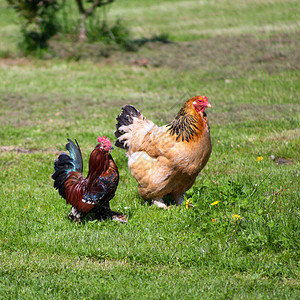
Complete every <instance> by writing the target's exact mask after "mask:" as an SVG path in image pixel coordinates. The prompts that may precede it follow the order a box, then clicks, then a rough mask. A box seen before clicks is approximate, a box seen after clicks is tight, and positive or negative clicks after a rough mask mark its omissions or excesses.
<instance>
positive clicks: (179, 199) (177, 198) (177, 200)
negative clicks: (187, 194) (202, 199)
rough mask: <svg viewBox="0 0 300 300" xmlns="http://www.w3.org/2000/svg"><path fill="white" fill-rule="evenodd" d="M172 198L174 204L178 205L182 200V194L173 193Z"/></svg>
mask: <svg viewBox="0 0 300 300" xmlns="http://www.w3.org/2000/svg"><path fill="white" fill-rule="evenodd" d="M174 199H175V202H176V205H177V206H179V205H181V203H182V202H183V201H184V196H183V195H174Z"/></svg>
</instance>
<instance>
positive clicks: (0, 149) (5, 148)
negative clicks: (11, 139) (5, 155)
mask: <svg viewBox="0 0 300 300" xmlns="http://www.w3.org/2000/svg"><path fill="white" fill-rule="evenodd" d="M1 152H17V153H25V154H32V153H36V152H48V153H58V151H57V149H55V148H48V149H26V148H20V147H18V146H0V153H1Z"/></svg>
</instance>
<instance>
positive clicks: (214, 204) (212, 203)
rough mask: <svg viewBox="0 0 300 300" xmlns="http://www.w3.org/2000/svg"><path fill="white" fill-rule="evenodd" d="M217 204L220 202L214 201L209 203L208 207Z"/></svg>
mask: <svg viewBox="0 0 300 300" xmlns="http://www.w3.org/2000/svg"><path fill="white" fill-rule="evenodd" d="M219 202H220V201H219V200H217V201H215V202H213V203H211V204H210V205H217V204H218V203H219Z"/></svg>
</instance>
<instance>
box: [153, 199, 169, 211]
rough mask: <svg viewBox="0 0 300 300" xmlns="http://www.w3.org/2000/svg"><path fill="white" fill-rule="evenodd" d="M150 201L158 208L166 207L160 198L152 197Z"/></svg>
mask: <svg viewBox="0 0 300 300" xmlns="http://www.w3.org/2000/svg"><path fill="white" fill-rule="evenodd" d="M152 203H153V204H154V205H156V206H157V207H159V208H164V209H168V207H167V205H166V204H165V203H164V201H163V199H162V198H159V199H153V201H152Z"/></svg>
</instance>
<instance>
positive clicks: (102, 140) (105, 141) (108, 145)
mask: <svg viewBox="0 0 300 300" xmlns="http://www.w3.org/2000/svg"><path fill="white" fill-rule="evenodd" d="M97 141H98V142H99V143H100V144H102V145H103V148H104V149H106V150H107V151H108V150H110V149H111V148H112V147H111V142H110V140H109V138H107V137H106V136H103V135H101V137H100V136H98V138H97Z"/></svg>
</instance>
